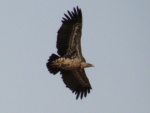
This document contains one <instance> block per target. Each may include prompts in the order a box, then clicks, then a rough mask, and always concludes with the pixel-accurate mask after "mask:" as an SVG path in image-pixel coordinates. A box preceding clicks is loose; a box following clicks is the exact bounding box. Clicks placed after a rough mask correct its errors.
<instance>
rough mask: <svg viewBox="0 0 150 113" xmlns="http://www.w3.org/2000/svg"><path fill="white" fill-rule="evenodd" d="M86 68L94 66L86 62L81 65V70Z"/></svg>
mask: <svg viewBox="0 0 150 113" xmlns="http://www.w3.org/2000/svg"><path fill="white" fill-rule="evenodd" d="M87 67H94V65H93V64H90V63H86V62H82V63H81V68H87Z"/></svg>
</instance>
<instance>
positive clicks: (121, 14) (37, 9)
mask: <svg viewBox="0 0 150 113" xmlns="http://www.w3.org/2000/svg"><path fill="white" fill-rule="evenodd" d="M77 5H78V6H79V7H80V8H81V9H82V13H83V29H82V52H83V55H84V57H85V58H86V60H87V61H88V62H90V63H92V64H94V65H95V67H94V68H88V69H86V74H87V76H88V78H89V80H90V83H91V85H92V91H91V93H90V94H88V95H87V97H86V98H83V99H82V100H80V99H79V100H76V99H75V95H74V94H72V92H71V91H70V90H69V89H67V88H66V87H65V85H64V83H63V81H62V79H61V76H60V74H57V75H56V76H53V75H51V74H50V73H49V72H48V70H47V68H46V62H47V59H48V57H49V56H50V55H51V54H52V53H56V52H57V49H56V37H57V31H58V29H59V27H60V26H61V20H62V17H63V16H64V15H63V14H64V13H66V12H67V10H71V11H72V9H73V7H76V6H77ZM0 59H1V60H0V70H1V71H0V113H150V1H149V0H93V1H91V0H90V1H88V0H86V1H84V2H83V0H82V1H81V0H76V1H73V0H72V1H65V0H1V1H0Z"/></svg>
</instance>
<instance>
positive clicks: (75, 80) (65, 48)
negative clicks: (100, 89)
mask: <svg viewBox="0 0 150 113" xmlns="http://www.w3.org/2000/svg"><path fill="white" fill-rule="evenodd" d="M64 16H65V17H63V18H62V25H61V27H60V29H59V30H58V34H57V43H56V47H57V53H58V55H56V54H52V55H51V56H50V57H49V59H48V62H47V63H46V66H47V68H48V71H49V72H50V73H51V74H53V75H55V74H57V73H58V72H60V74H61V75H62V80H63V82H64V83H65V85H66V87H67V88H69V89H70V90H71V91H72V93H75V95H76V99H78V98H79V97H80V98H81V99H82V98H83V97H86V96H87V94H88V93H90V90H91V89H92V87H91V85H90V82H89V80H88V78H87V76H86V73H85V70H84V68H87V67H93V65H92V64H90V63H87V62H86V60H85V59H84V57H83V55H82V52H81V33H82V11H81V9H80V8H79V7H78V6H77V7H76V8H75V7H74V8H73V11H68V14H64Z"/></svg>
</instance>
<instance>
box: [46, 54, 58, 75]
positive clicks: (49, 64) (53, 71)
mask: <svg viewBox="0 0 150 113" xmlns="http://www.w3.org/2000/svg"><path fill="white" fill-rule="evenodd" d="M58 58H59V56H57V55H56V54H52V55H51V56H50V57H49V59H48V62H47V64H46V66H47V68H48V71H49V72H50V73H52V74H54V75H55V74H57V73H58V72H59V71H60V70H59V69H58V68H55V67H52V66H51V64H52V61H55V60H56V59H58Z"/></svg>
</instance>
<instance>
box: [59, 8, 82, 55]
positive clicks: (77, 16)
mask: <svg viewBox="0 0 150 113" xmlns="http://www.w3.org/2000/svg"><path fill="white" fill-rule="evenodd" d="M64 16H65V17H64V18H63V20H62V26H61V27H60V29H59V30H58V35H57V45H56V46H57V49H58V51H57V53H58V54H59V55H60V56H61V57H68V56H74V55H75V56H76V57H82V53H81V44H80V40H81V29H82V12H81V9H79V8H78V7H77V8H74V9H73V11H71V12H70V11H68V15H67V14H64Z"/></svg>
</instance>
